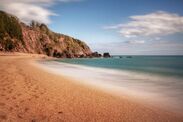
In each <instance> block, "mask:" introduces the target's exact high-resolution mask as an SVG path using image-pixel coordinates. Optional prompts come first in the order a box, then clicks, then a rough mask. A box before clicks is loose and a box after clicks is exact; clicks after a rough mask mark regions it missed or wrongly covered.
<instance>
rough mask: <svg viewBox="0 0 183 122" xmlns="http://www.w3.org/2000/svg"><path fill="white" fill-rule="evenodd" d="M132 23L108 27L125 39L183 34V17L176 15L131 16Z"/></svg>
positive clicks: (162, 13) (163, 13) (159, 13)
mask: <svg viewBox="0 0 183 122" xmlns="http://www.w3.org/2000/svg"><path fill="white" fill-rule="evenodd" d="M130 19H131V20H130V22H128V23H126V24H118V25H114V26H107V27H105V28H106V29H117V30H118V31H119V32H120V34H121V35H122V36H124V37H127V38H130V37H148V36H162V35H169V34H174V33H178V32H183V16H180V15H178V14H175V13H168V12H164V11H158V12H154V13H150V14H146V15H137V16H131V17H130Z"/></svg>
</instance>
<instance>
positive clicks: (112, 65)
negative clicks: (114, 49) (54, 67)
mask: <svg viewBox="0 0 183 122" xmlns="http://www.w3.org/2000/svg"><path fill="white" fill-rule="evenodd" d="M118 57H119V56H116V57H114V58H93V59H62V60H57V61H60V62H64V63H70V64H78V65H85V66H91V67H101V68H109V69H117V70H128V71H134V72H142V73H154V74H158V75H168V76H170V75H171V76H178V77H183V56H132V58H127V56H122V58H118Z"/></svg>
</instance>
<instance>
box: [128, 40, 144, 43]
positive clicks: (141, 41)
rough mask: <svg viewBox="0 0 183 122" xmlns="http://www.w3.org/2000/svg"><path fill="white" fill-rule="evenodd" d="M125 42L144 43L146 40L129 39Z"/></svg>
mask: <svg viewBox="0 0 183 122" xmlns="http://www.w3.org/2000/svg"><path fill="white" fill-rule="evenodd" d="M125 43H128V44H144V43H145V41H144V40H128V41H125Z"/></svg>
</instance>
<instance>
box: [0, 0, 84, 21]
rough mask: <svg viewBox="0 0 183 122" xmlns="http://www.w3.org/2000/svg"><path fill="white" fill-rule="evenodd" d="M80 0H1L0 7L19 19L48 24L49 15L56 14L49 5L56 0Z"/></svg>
mask: <svg viewBox="0 0 183 122" xmlns="http://www.w3.org/2000/svg"><path fill="white" fill-rule="evenodd" d="M77 1H81V0H1V1H0V9H1V10H3V11H6V12H8V13H10V14H13V15H15V16H17V17H18V18H19V19H20V20H21V21H23V22H25V23H27V24H28V23H30V21H31V20H35V21H38V22H40V23H45V24H49V23H50V22H51V20H50V16H55V15H57V14H56V13H54V12H53V11H52V10H50V6H52V5H54V4H55V3H57V2H77Z"/></svg>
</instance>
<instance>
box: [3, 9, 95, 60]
mask: <svg viewBox="0 0 183 122" xmlns="http://www.w3.org/2000/svg"><path fill="white" fill-rule="evenodd" d="M0 51H10V52H24V53H37V54H46V55H48V56H54V57H58V58H62V57H63V58H73V57H85V56H88V55H91V54H92V51H91V50H90V48H89V47H88V46H87V45H86V44H85V43H84V42H83V41H80V40H78V39H74V38H72V37H70V36H67V35H63V34H59V33H55V32H53V31H51V30H50V29H49V28H48V27H47V26H46V25H45V24H39V23H37V22H34V21H32V23H31V25H30V26H28V25H26V24H24V23H22V22H21V21H19V19H18V18H17V17H15V16H13V15H10V14H7V13H5V12H3V11H0Z"/></svg>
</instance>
